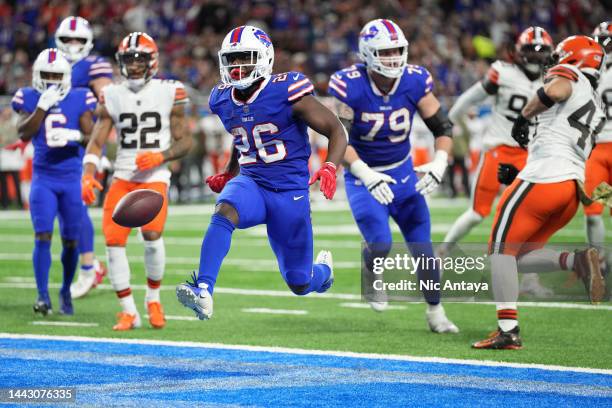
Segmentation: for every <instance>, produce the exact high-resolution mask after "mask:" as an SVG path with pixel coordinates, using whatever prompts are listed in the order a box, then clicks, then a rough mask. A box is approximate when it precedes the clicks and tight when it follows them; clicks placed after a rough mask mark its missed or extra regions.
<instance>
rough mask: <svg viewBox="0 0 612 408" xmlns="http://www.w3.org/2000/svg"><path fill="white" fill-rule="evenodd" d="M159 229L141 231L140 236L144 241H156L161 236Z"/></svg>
mask: <svg viewBox="0 0 612 408" xmlns="http://www.w3.org/2000/svg"><path fill="white" fill-rule="evenodd" d="M161 235H162V233H161V231H142V237H143V238H144V240H145V241H157V240H158V239H160V238H161Z"/></svg>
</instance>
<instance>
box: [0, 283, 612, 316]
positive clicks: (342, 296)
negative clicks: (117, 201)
mask: <svg viewBox="0 0 612 408" xmlns="http://www.w3.org/2000/svg"><path fill="white" fill-rule="evenodd" d="M5 280H6V279H5ZM61 286H62V285H60V284H59V283H50V284H49V288H50V289H59V288H60V287H61ZM130 288H131V289H132V290H146V288H147V286H146V285H130ZM0 289H36V284H35V283H34V282H33V281H23V282H17V281H13V282H0ZM97 289H103V290H113V288H112V286H111V285H108V284H104V283H103V284H101V285H98V286H97ZM161 290H163V291H172V292H174V290H175V288H174V286H173V285H165V286H162V287H161ZM219 293H221V294H226V295H238V296H267V297H287V298H296V295H295V294H293V293H292V292H291V291H289V290H272V289H242V288H223V287H215V294H219ZM308 298H310V299H336V300H353V301H360V300H362V299H361V295H359V294H355V293H333V292H332V293H329V292H328V293H311V294H309V296H308ZM402 303H404V304H422V303H423V302H416V301H415V302H412V301H411V302H402ZM445 303H447V304H448V303H454V304H464V305H495V302H445ZM518 304H519V306H521V307H534V308H553V309H554V308H556V309H576V310H601V311H612V305H589V304H585V303H562V302H519V303H518ZM364 305H365V303H364ZM399 307H401V306H399Z"/></svg>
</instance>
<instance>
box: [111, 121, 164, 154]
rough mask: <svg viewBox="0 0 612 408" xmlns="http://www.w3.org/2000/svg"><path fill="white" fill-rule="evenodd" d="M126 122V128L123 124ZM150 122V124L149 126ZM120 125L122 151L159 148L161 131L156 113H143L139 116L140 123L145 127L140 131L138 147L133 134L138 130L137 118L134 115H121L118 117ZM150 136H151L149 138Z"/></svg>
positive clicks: (136, 138) (136, 139)
mask: <svg viewBox="0 0 612 408" xmlns="http://www.w3.org/2000/svg"><path fill="white" fill-rule="evenodd" d="M124 122H127V126H124V125H123V123H124ZM149 122H151V124H149ZM119 123H121V124H122V125H121V131H120V137H121V142H120V143H121V147H122V148H124V149H157V148H159V131H160V130H161V115H160V114H159V113H158V112H143V113H142V114H141V115H140V123H141V124H143V123H145V124H146V125H148V126H146V127H143V128H142V129H140V146H139V145H138V139H139V138H138V137H135V133H136V131H137V130H138V127H139V124H138V116H136V114H135V113H122V114H121V115H119ZM150 134H152V135H151V136H149V135H150Z"/></svg>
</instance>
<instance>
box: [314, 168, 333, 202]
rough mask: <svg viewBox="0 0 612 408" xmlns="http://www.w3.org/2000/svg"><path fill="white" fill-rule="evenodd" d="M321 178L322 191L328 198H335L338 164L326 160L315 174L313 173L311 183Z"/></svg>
mask: <svg viewBox="0 0 612 408" xmlns="http://www.w3.org/2000/svg"><path fill="white" fill-rule="evenodd" d="M319 179H321V191H322V192H323V195H324V196H325V198H327V199H328V200H331V199H332V198H334V194H335V193H336V165H335V164H334V163H332V162H325V163H323V165H322V166H321V168H320V169H319V170H317V172H316V173H315V174H313V175H312V177H311V179H310V182H309V183H308V184H309V185H312V184H314V182H315V181H317V180H319Z"/></svg>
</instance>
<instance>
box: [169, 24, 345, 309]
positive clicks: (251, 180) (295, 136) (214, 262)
mask: <svg viewBox="0 0 612 408" xmlns="http://www.w3.org/2000/svg"><path fill="white" fill-rule="evenodd" d="M273 64H274V47H273V45H272V41H271V40H270V37H268V35H267V34H266V33H265V32H264V31H262V30H260V29H258V28H256V27H252V26H241V27H237V28H235V29H234V30H232V31H231V32H230V33H228V34H227V36H226V37H225V39H224V40H223V43H222V45H221V50H220V51H219V68H220V71H221V79H222V81H223V84H221V85H218V86H216V87H215V88H214V89H213V91H212V93H211V95H210V109H211V111H212V112H213V113H215V114H217V115H219V117H220V118H221V121H222V122H223V125H224V126H225V128H226V129H227V131H228V132H230V133H231V134H232V135H233V136H234V147H235V150H234V152H233V154H232V159H231V161H230V163H229V166H228V170H227V171H226V172H225V173H223V174H219V175H216V176H214V177H210V178H209V179H207V182H208V184H209V185H210V187H211V189H212V190H213V191H215V192H221V194H220V195H219V198H218V199H217V206H216V207H215V213H214V214H213V216H212V218H211V221H210V225H209V227H208V230H207V231H206V236H205V237H204V241H203V242H202V249H201V252H200V266H199V270H198V274H197V276H196V274H195V273H194V276H193V282H192V283H186V284H181V285H179V286H177V288H176V295H177V297H178V300H179V302H181V303H182V304H183V306H185V307H186V308H188V309H190V310H193V311H194V312H195V313H196V316H198V318H199V319H201V320H205V319H209V318H210V317H211V316H212V314H213V298H212V294H213V289H214V285H215V283H216V281H217V276H218V275H219V269H220V268H221V263H222V262H223V258H225V255H226V254H227V252H228V251H229V249H230V245H231V240H232V233H233V232H234V229H235V228H236V227H237V228H241V229H242V228H250V227H253V226H255V225H259V224H266V227H267V232H268V239H269V241H270V246H271V247H272V249H273V251H274V253H275V255H276V258H277V260H278V265H279V267H280V272H281V274H282V276H283V279H284V280H285V282H286V283H287V286H288V287H289V288H290V289H291V291H292V292H293V293H295V294H296V295H306V294H308V293H310V292H320V293H322V292H325V291H327V290H328V289H329V288H330V287H331V285H332V283H333V281H334V275H333V271H332V257H331V253H330V252H329V251H321V252H320V253H319V255H318V256H317V258H316V260H315V262H314V264H313V262H312V261H313V259H312V258H313V238H312V221H311V218H310V201H309V193H308V184H309V181H308V175H309V174H308V158H309V157H310V143H309V140H308V133H307V129H308V127H310V128H312V129H313V130H314V131H316V132H318V133H320V134H322V135H323V136H326V137H328V138H329V153H328V156H327V161H326V162H325V163H324V164H323V165H322V166H321V168H320V169H319V170H318V171H317V172H316V173H315V175H314V176H313V177H312V179H311V180H310V184H313V183H314V182H315V181H316V180H318V179H320V180H321V191H322V192H323V194H324V195H325V197H326V198H327V199H329V200H331V199H332V198H333V196H334V193H335V191H336V166H338V165H339V164H340V161H341V160H342V156H343V155H344V151H345V150H346V133H345V130H344V128H343V127H342V124H341V123H340V121H338V118H337V117H336V116H335V115H334V114H333V113H332V112H331V111H329V109H327V108H326V107H325V106H323V105H322V104H321V103H320V102H319V101H317V99H315V97H314V96H313V95H312V93H313V90H314V86H313V84H312V83H311V82H310V80H309V79H308V78H306V77H305V76H304V75H303V74H301V73H299V72H286V73H281V74H275V75H272V66H273ZM239 165H240V173H239V174H238V166H239Z"/></svg>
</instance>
